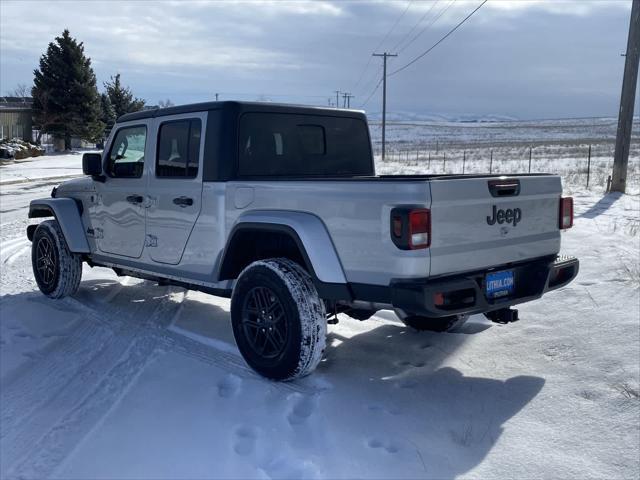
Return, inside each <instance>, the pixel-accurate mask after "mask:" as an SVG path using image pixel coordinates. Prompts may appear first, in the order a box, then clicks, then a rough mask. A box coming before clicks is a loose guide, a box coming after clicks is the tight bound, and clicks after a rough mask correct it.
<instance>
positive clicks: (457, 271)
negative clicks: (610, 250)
mask: <svg viewBox="0 0 640 480" xmlns="http://www.w3.org/2000/svg"><path fill="white" fill-rule="evenodd" d="M83 172H84V173H85V174H86V175H87V177H86V178H82V179H76V180H70V181H66V182H63V183H62V184H60V185H59V186H58V187H56V188H54V189H53V191H52V193H51V198H45V199H40V200H34V201H32V202H31V205H30V209H29V217H30V218H40V217H42V218H46V217H50V218H52V219H50V220H46V221H44V222H42V223H40V224H37V225H30V226H29V227H28V229H27V235H28V237H29V239H30V240H31V241H32V263H33V272H34V276H35V279H36V282H37V284H38V287H39V288H40V290H41V291H42V292H43V293H44V294H45V295H47V296H49V297H51V298H61V297H64V296H66V295H72V294H74V293H75V292H76V290H77V289H78V286H79V283H80V277H81V274H82V263H83V262H86V263H87V264H88V265H90V266H91V267H95V266H100V267H107V268H111V269H113V270H114V271H115V272H116V273H117V274H118V275H128V276H134V277H139V278H143V279H147V280H151V281H157V282H159V283H163V284H170V285H178V286H181V287H184V288H188V289H195V290H200V291H203V292H208V293H210V294H213V295H219V296H226V297H230V298H231V321H232V326H233V333H234V336H235V339H236V343H237V345H238V348H239V350H240V352H241V353H242V355H243V357H244V358H245V360H246V361H247V363H248V364H249V365H250V366H251V367H252V368H253V369H255V370H256V371H257V372H259V373H260V374H262V375H264V376H266V377H269V378H272V379H279V380H286V379H292V378H296V377H300V376H303V375H306V374H308V373H309V372H311V371H312V370H313V369H314V368H315V367H316V366H317V364H318V362H319V361H320V359H321V356H322V352H323V349H324V346H325V334H326V328H327V322H331V321H335V320H332V318H334V319H335V318H337V317H336V314H337V313H344V314H346V315H349V316H350V317H353V318H356V319H359V320H365V319H367V318H369V317H371V316H372V315H373V314H374V313H375V312H376V311H378V310H381V309H393V310H395V311H396V313H397V314H398V316H399V317H400V319H401V320H402V321H403V322H404V323H405V324H407V325H409V326H411V327H413V328H415V329H418V330H437V331H444V330H448V329H451V328H454V327H456V326H458V325H459V324H460V323H461V322H463V321H464V320H466V318H467V317H468V316H469V315H470V314H477V313H484V314H485V315H486V316H487V317H488V318H490V319H491V320H493V321H496V322H502V323H507V322H510V321H514V320H517V310H514V309H511V308H510V307H511V306H513V305H516V304H519V303H523V302H527V301H530V300H534V299H537V298H540V297H541V296H542V295H543V294H544V293H545V292H547V291H549V290H554V289H557V288H560V287H562V286H564V285H566V284H567V283H569V282H570V281H571V280H573V278H574V277H575V276H576V274H577V273H578V260H576V259H575V258H560V257H558V253H559V251H560V233H561V231H562V230H564V229H567V228H569V227H571V226H572V223H573V202H572V199H571V198H563V197H562V185H561V182H560V178H559V177H558V176H555V175H546V174H536V175H519V174H518V175H509V176H498V175H397V176H376V175H375V171H374V159H373V155H372V150H371V141H370V138H369V130H368V126H367V121H366V117H365V115H364V113H363V112H359V111H352V110H336V109H326V108H311V107H298V106H288V105H274V104H260V103H244V102H214V103H201V104H194V105H184V106H178V107H171V108H165V109H155V110H147V111H142V112H136V113H131V114H127V115H124V116H122V117H121V118H119V119H118V121H117V123H116V125H115V126H114V128H113V130H112V132H111V135H110V137H109V139H108V141H107V142H106V148H105V150H104V153H103V154H102V155H100V154H96V153H87V154H85V155H84V157H83Z"/></svg>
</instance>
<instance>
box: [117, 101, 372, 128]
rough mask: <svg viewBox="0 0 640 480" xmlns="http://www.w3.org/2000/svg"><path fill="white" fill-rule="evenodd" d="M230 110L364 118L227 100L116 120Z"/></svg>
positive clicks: (328, 110)
mask: <svg viewBox="0 0 640 480" xmlns="http://www.w3.org/2000/svg"><path fill="white" fill-rule="evenodd" d="M219 109H225V110H226V109H231V110H234V111H236V112H237V113H238V114H241V113H244V112H249V111H250V112H272V113H291V114H306V115H318V114H323V115H332V116H337V117H352V118H353V117H358V118H363V117H364V111H362V110H348V109H342V108H327V107H314V106H309V105H290V104H284V103H269V102H239V101H235V100H227V101H223V102H202V103H191V104H188V105H178V106H175V107H168V108H150V109H148V110H141V111H139V112H133V113H126V114H124V115H122V116H121V117H119V118H118V120H117V122H118V123H121V122H130V121H132V120H142V119H145V118H155V117H164V116H167V115H178V114H182V113H193V112H206V111H208V110H219Z"/></svg>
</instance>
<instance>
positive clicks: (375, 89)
mask: <svg viewBox="0 0 640 480" xmlns="http://www.w3.org/2000/svg"><path fill="white" fill-rule="evenodd" d="M380 85H382V78H381V79H380V80H378V84H377V85H376V88H374V89H373V91H372V92H371V93H370V94H369V96H368V97H367V99H366V100H365V101H364V102H363V103H362V105H360V108H364V107H365V106H366V105H367V103H369V100H371V99H372V98H373V96H374V95H375V93H376V92H377V91H378V89H379V88H380Z"/></svg>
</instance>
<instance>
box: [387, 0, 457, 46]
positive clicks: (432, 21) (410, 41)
mask: <svg viewBox="0 0 640 480" xmlns="http://www.w3.org/2000/svg"><path fill="white" fill-rule="evenodd" d="M454 3H456V0H451V2H449V4H448V5H447V6H446V7H445V8H443V9H442V11H441V12H440V13H439V14H438V15H437V16H436V17H435V18H434V19H433V20H431V22H429V23H428V24H427V25H425V27H424V28H423V29H422V30H420V31H419V32H418V34H417V35H416V36H414V37H413V38H412V39H411V40H409V42H408V43H406V44H405V45H404V46H403V47H402V48H401V49H400V51H399V52H398V53H401V52H404V51H405V50H406V49H407V48H408V47H409V45H411V44H412V43H413V42H415V41H416V40H417V39H418V38H420V37H421V36H422V34H423V33H424V32H426V31H427V29H428V28H429V27H432V26H433V25H434V24H435V23H436V22H437V21H438V20H440V17H442V16H443V15H444V14H445V13H447V10H449V9H450V8H451V7H452V6H453V4H454Z"/></svg>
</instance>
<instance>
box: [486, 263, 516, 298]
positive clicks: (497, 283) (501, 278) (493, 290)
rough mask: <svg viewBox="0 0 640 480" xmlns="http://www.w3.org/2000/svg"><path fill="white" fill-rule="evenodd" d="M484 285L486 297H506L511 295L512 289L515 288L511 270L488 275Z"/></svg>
mask: <svg viewBox="0 0 640 480" xmlns="http://www.w3.org/2000/svg"><path fill="white" fill-rule="evenodd" d="M485 284H486V291H487V297H489V298H500V297H508V296H509V295H511V294H512V293H513V289H514V286H515V278H514V275H513V270H504V271H501V272H493V273H488V274H487V277H486V282H485Z"/></svg>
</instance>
